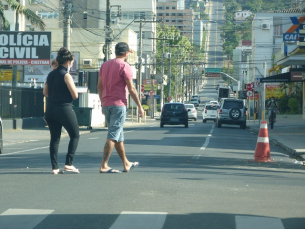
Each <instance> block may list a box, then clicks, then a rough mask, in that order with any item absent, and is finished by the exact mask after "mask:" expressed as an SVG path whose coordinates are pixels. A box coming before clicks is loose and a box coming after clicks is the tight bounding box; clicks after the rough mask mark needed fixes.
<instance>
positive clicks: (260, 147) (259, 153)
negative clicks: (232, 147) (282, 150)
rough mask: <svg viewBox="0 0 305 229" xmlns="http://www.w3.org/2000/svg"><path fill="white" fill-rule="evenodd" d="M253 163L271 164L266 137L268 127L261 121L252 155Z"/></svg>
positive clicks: (267, 138)
mask: <svg viewBox="0 0 305 229" xmlns="http://www.w3.org/2000/svg"><path fill="white" fill-rule="evenodd" d="M254 161H258V162H271V159H270V146H269V137H268V125H267V122H266V121H262V122H261V125H260V129H259V134H258V138H257V143H256V148H255V153H254Z"/></svg>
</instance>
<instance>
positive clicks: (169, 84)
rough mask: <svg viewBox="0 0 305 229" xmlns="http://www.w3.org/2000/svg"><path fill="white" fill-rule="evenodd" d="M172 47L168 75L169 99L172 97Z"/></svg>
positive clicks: (170, 48)
mask: <svg viewBox="0 0 305 229" xmlns="http://www.w3.org/2000/svg"><path fill="white" fill-rule="evenodd" d="M171 59H172V47H171V46H170V47H169V74H168V97H170V96H171V83H172V81H171V77H172V65H171V64H172V61H171Z"/></svg>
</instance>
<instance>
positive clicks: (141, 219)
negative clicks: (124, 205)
mask: <svg viewBox="0 0 305 229" xmlns="http://www.w3.org/2000/svg"><path fill="white" fill-rule="evenodd" d="M166 216H167V212H129V211H123V212H122V213H121V214H120V215H119V217H118V218H117V219H116V221H115V222H114V224H113V225H112V226H111V227H110V228H109V229H122V228H126V229H129V228H132V229H143V228H145V229H162V227H163V225H164V222H165V219H166Z"/></svg>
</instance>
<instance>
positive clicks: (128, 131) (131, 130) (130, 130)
mask: <svg viewBox="0 0 305 229" xmlns="http://www.w3.org/2000/svg"><path fill="white" fill-rule="evenodd" d="M129 132H133V130H128V131H124V133H129Z"/></svg>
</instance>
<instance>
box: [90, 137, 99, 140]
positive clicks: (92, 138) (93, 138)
mask: <svg viewBox="0 0 305 229" xmlns="http://www.w3.org/2000/svg"><path fill="white" fill-rule="evenodd" d="M94 139H99V137H96V138H88V140H94Z"/></svg>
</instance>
